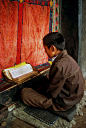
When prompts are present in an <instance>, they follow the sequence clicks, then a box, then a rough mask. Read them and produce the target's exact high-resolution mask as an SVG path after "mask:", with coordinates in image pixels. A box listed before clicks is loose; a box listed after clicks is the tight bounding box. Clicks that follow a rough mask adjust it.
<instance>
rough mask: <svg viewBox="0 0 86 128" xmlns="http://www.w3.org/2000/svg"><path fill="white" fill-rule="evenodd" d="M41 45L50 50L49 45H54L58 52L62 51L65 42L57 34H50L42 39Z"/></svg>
mask: <svg viewBox="0 0 86 128" xmlns="http://www.w3.org/2000/svg"><path fill="white" fill-rule="evenodd" d="M43 43H44V44H45V45H46V46H47V47H48V48H50V47H51V45H54V46H55V47H56V48H57V49H58V50H64V48H65V40H64V38H63V36H62V35H61V34H60V33H59V32H52V33H49V34H47V35H46V36H45V37H44V38H43Z"/></svg>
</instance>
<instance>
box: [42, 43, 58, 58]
mask: <svg viewBox="0 0 86 128" xmlns="http://www.w3.org/2000/svg"><path fill="white" fill-rule="evenodd" d="M43 46H44V49H45V52H46V53H47V55H48V56H49V57H50V58H53V57H55V56H56V55H57V54H58V52H59V50H57V48H56V47H55V46H54V45H51V47H50V48H48V47H47V46H46V45H44V44H43Z"/></svg>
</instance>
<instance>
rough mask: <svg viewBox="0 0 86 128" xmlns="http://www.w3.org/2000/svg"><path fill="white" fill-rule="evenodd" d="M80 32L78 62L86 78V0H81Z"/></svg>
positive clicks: (79, 4)
mask: <svg viewBox="0 0 86 128" xmlns="http://www.w3.org/2000/svg"><path fill="white" fill-rule="evenodd" d="M78 6H79V13H78V30H79V31H78V32H79V52H78V64H79V65H80V67H81V70H82V72H83V76H84V78H85V79H86V0H79V3H78Z"/></svg>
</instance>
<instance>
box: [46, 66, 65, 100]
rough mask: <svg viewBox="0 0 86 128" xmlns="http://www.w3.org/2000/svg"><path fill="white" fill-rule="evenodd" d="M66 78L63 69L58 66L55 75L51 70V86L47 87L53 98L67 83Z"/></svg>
mask: <svg viewBox="0 0 86 128" xmlns="http://www.w3.org/2000/svg"><path fill="white" fill-rule="evenodd" d="M65 80H66V77H65V76H64V74H63V73H62V71H61V69H59V68H58V67H56V69H55V72H54V73H53V75H52V72H50V76H49V88H48V89H47V93H48V94H49V95H51V96H52V97H53V98H55V97H57V95H58V94H59V93H60V92H61V90H62V88H63V86H64V84H65Z"/></svg>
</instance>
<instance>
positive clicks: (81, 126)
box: [0, 82, 86, 128]
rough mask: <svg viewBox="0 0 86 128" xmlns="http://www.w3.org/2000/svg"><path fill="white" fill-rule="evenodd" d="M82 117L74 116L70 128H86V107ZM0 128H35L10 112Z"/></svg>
mask: <svg viewBox="0 0 86 128" xmlns="http://www.w3.org/2000/svg"><path fill="white" fill-rule="evenodd" d="M85 91H86V82H85ZM82 111H83V116H76V115H75V116H74V118H75V119H76V120H75V121H76V125H74V126H73V127H72V128H86V107H84V108H83V109H82ZM0 128H36V127H34V126H32V125H30V124H28V123H26V122H24V121H22V120H20V119H18V118H16V117H14V116H13V115H12V112H9V115H8V119H5V120H3V122H2V123H1V124H0Z"/></svg>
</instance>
